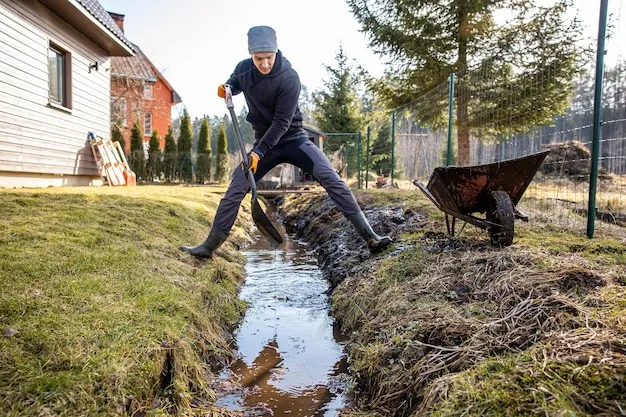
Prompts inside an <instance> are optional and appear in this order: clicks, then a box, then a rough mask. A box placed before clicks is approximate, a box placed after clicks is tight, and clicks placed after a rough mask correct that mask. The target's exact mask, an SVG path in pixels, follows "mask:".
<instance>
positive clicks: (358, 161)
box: [356, 132, 362, 190]
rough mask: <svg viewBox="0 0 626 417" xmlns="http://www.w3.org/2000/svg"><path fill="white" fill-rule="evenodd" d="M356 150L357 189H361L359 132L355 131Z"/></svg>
mask: <svg viewBox="0 0 626 417" xmlns="http://www.w3.org/2000/svg"><path fill="white" fill-rule="evenodd" d="M356 151H357V158H356V164H357V170H358V171H357V181H358V184H359V185H358V188H359V190H360V189H361V158H362V155H361V154H362V152H361V132H357V135H356Z"/></svg>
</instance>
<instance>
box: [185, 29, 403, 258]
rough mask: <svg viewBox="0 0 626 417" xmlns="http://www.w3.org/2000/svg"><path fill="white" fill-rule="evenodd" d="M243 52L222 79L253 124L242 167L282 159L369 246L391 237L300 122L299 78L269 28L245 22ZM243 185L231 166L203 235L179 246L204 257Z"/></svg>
mask: <svg viewBox="0 0 626 417" xmlns="http://www.w3.org/2000/svg"><path fill="white" fill-rule="evenodd" d="M248 52H250V55H251V57H250V59H245V60H243V61H241V62H240V63H239V64H237V67H236V68H235V71H234V72H233V74H232V75H231V76H230V79H229V80H228V81H227V82H226V84H228V85H230V87H231V90H232V93H233V95H235V94H239V93H241V92H243V94H244V97H245V99H246V103H247V105H248V117H247V118H246V120H247V121H248V122H250V124H251V125H252V127H253V129H254V145H253V148H252V151H250V153H249V154H248V167H249V169H250V170H251V171H252V172H253V173H254V178H255V180H257V181H258V180H260V179H261V178H263V176H264V175H265V174H266V173H267V172H268V171H270V170H271V169H272V168H274V167H275V166H276V165H278V164H281V163H284V162H287V163H289V164H292V165H295V166H297V167H298V168H301V169H302V170H304V171H306V172H309V173H311V174H312V175H313V176H314V177H315V179H316V180H317V181H318V182H319V183H320V184H321V185H322V186H323V187H324V188H325V189H326V191H327V192H328V195H329V196H330V198H331V199H332V200H333V201H334V203H335V204H336V205H337V207H338V208H339V209H340V210H341V212H342V213H343V214H344V215H345V216H346V217H347V218H348V219H349V220H350V221H351V222H352V224H353V225H354V227H355V228H356V229H357V230H358V232H359V234H360V235H361V236H362V237H363V239H365V241H366V242H367V246H368V248H369V250H370V252H372V253H376V252H379V251H381V250H383V249H385V248H386V247H387V246H388V245H389V244H390V243H391V239H390V238H389V237H387V236H379V235H377V234H376V233H375V232H374V231H373V230H372V227H371V226H370V224H369V223H368V221H367V218H366V217H365V215H364V214H363V212H362V211H361V209H360V208H359V205H358V204H357V202H356V199H355V198H354V195H353V194H352V192H351V191H350V189H349V188H348V186H347V185H346V184H345V183H344V182H343V181H342V180H341V178H340V177H339V175H337V173H336V172H335V170H334V169H333V167H332V166H331V164H330V162H329V160H328V158H326V155H324V153H323V152H322V151H321V150H320V149H319V148H318V147H317V146H315V144H314V143H313V142H311V141H310V140H309V139H308V136H307V134H306V131H305V130H304V129H303V128H302V114H301V113H300V109H299V108H298V98H299V97H300V87H301V86H300V78H299V76H298V73H297V72H296V71H295V70H294V69H293V68H292V67H291V64H290V63H289V61H287V59H286V58H284V57H283V55H282V53H281V51H279V50H278V47H277V42H276V32H275V31H274V29H272V28H271V27H268V26H255V27H253V28H251V29H250V30H249V31H248ZM217 90H218V96H220V97H221V98H224V97H225V94H226V93H225V85H224V84H221V85H220V86H219V87H218V89H217ZM249 190H250V185H249V183H248V180H247V179H246V172H244V170H243V169H236V170H235V172H234V173H233V176H232V179H231V183H230V185H229V187H228V190H227V191H226V194H225V195H224V197H223V198H222V199H221V201H220V204H219V206H218V207H217V212H216V213H215V219H214V221H213V227H212V228H211V231H210V232H209V235H208V237H207V238H206V240H205V241H204V242H203V243H201V244H200V245H198V246H181V247H180V250H182V251H184V252H187V253H190V254H191V255H193V256H196V257H199V258H210V257H211V256H212V255H213V252H215V250H216V249H217V248H218V247H219V246H220V245H221V244H222V243H224V241H225V240H226V239H227V238H228V235H229V233H230V230H231V228H232V227H233V224H234V223H235V219H236V217H237V212H238V211H239V206H240V204H241V201H242V200H243V198H244V197H245V195H246V193H247V192H248V191H249Z"/></svg>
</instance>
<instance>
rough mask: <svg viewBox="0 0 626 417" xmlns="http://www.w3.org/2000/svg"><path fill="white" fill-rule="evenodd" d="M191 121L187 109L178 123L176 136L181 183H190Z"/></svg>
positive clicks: (191, 170) (191, 175) (191, 171)
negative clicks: (178, 132)
mask: <svg viewBox="0 0 626 417" xmlns="http://www.w3.org/2000/svg"><path fill="white" fill-rule="evenodd" d="M192 135H193V133H192V131H191V119H190V118H189V113H188V112H187V109H185V110H184V111H183V117H182V118H181V121H180V134H179V135H178V170H179V178H180V180H181V181H186V182H191V181H192V177H193V168H192V164H191V139H192Z"/></svg>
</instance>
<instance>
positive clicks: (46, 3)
mask: <svg viewBox="0 0 626 417" xmlns="http://www.w3.org/2000/svg"><path fill="white" fill-rule="evenodd" d="M0 33H1V34H2V36H0V187H44V186H61V185H91V184H102V179H101V176H100V173H99V172H98V169H97V166H96V163H95V161H94V158H93V153H92V151H91V147H90V145H89V142H88V140H87V134H88V132H94V133H95V134H96V135H98V136H102V137H103V138H108V137H109V135H110V94H111V93H110V92H111V72H110V71H109V69H110V67H111V57H112V56H127V57H129V56H132V55H133V48H132V45H131V44H130V42H128V41H127V40H126V39H125V38H124V34H123V33H122V31H121V30H120V29H119V28H118V27H117V25H116V24H115V22H114V21H113V20H112V19H111V17H110V16H109V14H108V13H106V11H105V10H104V9H103V8H102V6H101V5H100V3H99V2H98V1H97V0H0Z"/></svg>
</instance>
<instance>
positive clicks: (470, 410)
mask: <svg viewBox="0 0 626 417" xmlns="http://www.w3.org/2000/svg"><path fill="white" fill-rule="evenodd" d="M359 198H360V200H361V201H362V202H364V201H366V205H367V206H368V208H370V209H371V205H372V204H378V205H382V206H385V207H389V206H391V207H396V205H401V206H402V208H403V209H404V210H406V209H407V208H410V209H411V210H422V211H423V213H425V214H426V215H428V216H429V220H428V221H427V222H426V223H425V225H424V228H421V229H415V230H404V229H403V230H402V231H401V232H399V233H397V234H395V238H396V240H395V242H394V246H393V247H392V248H391V249H390V250H389V251H388V252H387V255H386V256H378V257H374V258H371V259H370V260H369V261H366V262H360V263H359V264H358V265H355V266H354V267H353V268H352V270H351V271H350V272H349V274H348V277H347V278H346V279H345V280H344V281H343V282H342V283H341V284H339V285H338V286H337V287H336V289H335V291H334V293H333V311H334V315H335V317H336V319H337V320H338V321H339V322H340V324H341V326H342V329H343V331H344V332H345V333H346V334H348V335H350V342H349V345H348V346H349V351H350V357H351V371H352V373H353V376H354V378H355V381H356V386H357V388H356V390H355V395H356V398H357V402H356V404H355V406H354V407H353V408H352V409H351V410H350V411H349V412H348V413H347V414H346V415H348V416H354V417H356V416H361V417H362V416H408V415H411V416H424V415H433V416H459V415H471V416H473V415H490V416H501V415H529V416H530V415H594V414H601V413H605V414H604V415H619V413H621V412H622V411H621V410H626V394H625V393H626V380H625V378H624V375H626V362H625V360H624V358H625V356H624V355H625V352H624V346H625V343H624V342H625V340H624V337H623V335H624V330H626V327H625V325H626V323H625V321H626V320H625V319H624V317H626V314H625V313H626V302H624V301H623V297H624V296H625V295H626V290H625V289H624V288H626V287H624V284H626V256H624V255H625V254H626V247H625V246H624V242H623V241H622V240H621V239H622V237H623V236H625V235H624V228H619V227H617V226H616V227H615V228H614V229H611V230H609V231H606V230H605V229H602V230H601V231H602V234H599V236H598V237H597V238H595V239H588V238H586V237H585V236H584V219H583V220H580V219H579V218H578V216H575V215H574V216H572V214H571V212H568V209H567V208H566V206H561V207H560V208H559V210H563V215H562V216H560V215H557V216H555V213H554V212H549V211H547V210H546V209H545V208H542V207H538V208H534V207H529V210H528V213H527V214H529V215H530V217H531V221H530V223H528V224H524V223H517V222H516V238H515V241H514V244H513V246H511V247H508V248H504V249H494V248H492V247H490V246H489V245H488V235H487V233H486V232H484V231H482V230H480V229H477V228H474V227H472V226H469V227H468V228H466V230H465V231H464V232H463V235H462V238H461V239H458V238H455V239H450V238H448V237H446V236H445V235H443V234H442V233H441V232H442V231H444V230H445V226H444V223H443V216H442V215H441V213H437V211H436V210H435V211H433V210H431V209H430V208H428V204H430V203H427V204H426V205H425V204H424V201H423V200H425V198H423V197H422V196H421V193H418V192H417V191H414V192H404V191H402V190H394V191H391V192H389V193H387V190H382V191H381V190H379V191H377V192H374V193H371V192H368V193H367V194H359ZM299 203H300V207H301V209H303V208H306V207H309V209H308V210H311V211H314V210H315V209H316V204H315V202H313V201H309V202H308V203H309V204H308V205H307V202H306V201H300V202H299ZM431 205H432V204H431ZM305 210H306V209H305ZM572 219H574V220H572ZM581 225H583V227H582V228H581ZM399 227H400V226H399ZM330 229H332V227H331V228H330ZM400 229H402V228H401V227H400ZM335 233H336V232H335ZM318 239H320V240H324V239H332V236H331V235H329V236H321V237H318Z"/></svg>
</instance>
